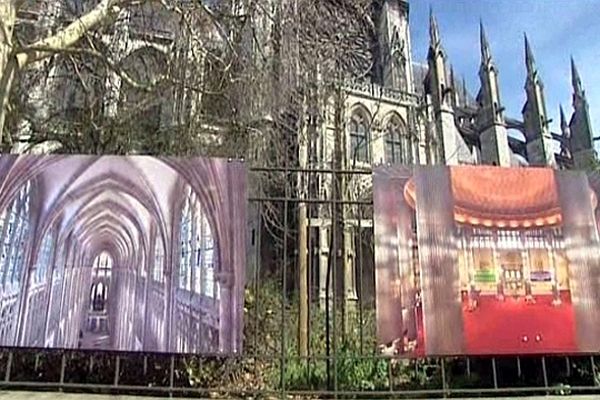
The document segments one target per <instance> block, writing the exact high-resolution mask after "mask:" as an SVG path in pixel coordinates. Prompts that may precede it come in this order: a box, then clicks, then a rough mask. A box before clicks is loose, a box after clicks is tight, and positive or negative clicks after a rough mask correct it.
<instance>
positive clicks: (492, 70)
mask: <svg viewBox="0 0 600 400" xmlns="http://www.w3.org/2000/svg"><path fill="white" fill-rule="evenodd" d="M479 39H480V46H481V65H480V67H479V81H480V83H481V89H480V90H479V94H478V95H477V101H478V103H479V110H478V112H477V127H478V130H479V141H480V143H481V161H482V162H483V163H484V164H490V165H498V166H502V167H509V166H510V161H511V157H510V147H509V146H508V134H507V131H506V121H505V120H504V113H503V107H502V103H501V101H500V88H499V85H498V69H497V68H496V66H495V65H494V61H493V59H492V51H491V49H490V44H489V42H488V39H487V36H486V34H485V28H484V26H483V22H482V21H481V20H480V21H479Z"/></svg>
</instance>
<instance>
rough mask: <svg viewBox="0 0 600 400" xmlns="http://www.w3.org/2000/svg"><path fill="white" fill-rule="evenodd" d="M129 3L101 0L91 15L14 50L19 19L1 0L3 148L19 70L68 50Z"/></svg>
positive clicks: (7, 1) (0, 130)
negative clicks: (13, 86) (12, 93)
mask: <svg viewBox="0 0 600 400" xmlns="http://www.w3.org/2000/svg"><path fill="white" fill-rule="evenodd" d="M126 4H128V0H101V1H100V2H99V3H98V4H97V5H96V6H95V7H94V8H92V9H91V10H90V11H89V12H87V13H86V14H84V15H82V16H81V17H79V18H77V19H76V20H75V21H73V22H71V23H70V24H69V25H67V26H65V27H64V28H63V29H61V30H59V31H58V32H56V33H55V34H54V35H51V36H48V37H45V38H43V39H40V40H38V41H36V42H35V43H32V44H30V45H28V46H25V48H23V49H15V47H14V46H13V43H12V36H13V28H14V25H15V20H16V8H15V4H14V0H0V22H1V24H0V74H2V75H1V76H0V145H1V144H2V137H3V136H4V135H5V133H4V130H5V126H4V125H5V122H6V116H7V114H8V101H9V98H10V92H11V89H12V84H13V81H14V77H15V74H16V72H17V71H18V70H21V69H23V68H24V67H26V66H27V65H29V64H31V63H33V62H36V61H39V60H42V59H44V58H47V57H49V56H50V55H52V54H54V53H57V52H60V51H61V50H66V49H69V48H70V47H72V46H73V45H74V44H76V43H77V42H78V41H79V40H80V39H81V38H82V37H83V36H84V35H85V34H86V33H87V32H89V31H91V30H94V29H96V28H97V27H98V26H99V25H101V24H102V23H103V22H105V21H106V20H107V19H108V18H110V17H111V16H112V15H116V14H118V13H119V11H120V10H121V7H123V6H124V5H126Z"/></svg>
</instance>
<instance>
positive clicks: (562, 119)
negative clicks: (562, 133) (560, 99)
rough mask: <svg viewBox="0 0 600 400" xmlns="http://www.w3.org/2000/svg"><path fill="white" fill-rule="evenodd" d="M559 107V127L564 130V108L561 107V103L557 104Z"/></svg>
mask: <svg viewBox="0 0 600 400" xmlns="http://www.w3.org/2000/svg"><path fill="white" fill-rule="evenodd" d="M559 109H560V127H561V129H562V130H564V129H565V128H566V127H567V118H566V117H565V110H564V109H563V106H562V104H560V105H559Z"/></svg>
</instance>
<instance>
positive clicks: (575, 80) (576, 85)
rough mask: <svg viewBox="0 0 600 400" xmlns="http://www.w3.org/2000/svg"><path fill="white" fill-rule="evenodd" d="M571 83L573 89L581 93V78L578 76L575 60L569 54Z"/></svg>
mask: <svg viewBox="0 0 600 400" xmlns="http://www.w3.org/2000/svg"><path fill="white" fill-rule="evenodd" d="M571 83H572V85H573V91H574V92H575V93H576V94H581V93H583V87H582V85H581V78H580V77H579V71H577V66H576V65H575V60H574V59H573V56H571Z"/></svg>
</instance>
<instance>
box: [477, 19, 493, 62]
mask: <svg viewBox="0 0 600 400" xmlns="http://www.w3.org/2000/svg"><path fill="white" fill-rule="evenodd" d="M479 42H480V45H481V63H482V64H488V63H490V62H491V61H492V52H491V50H490V44H489V42H488V40H487V36H486V34H485V28H484V27H483V21H482V20H479Z"/></svg>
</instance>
